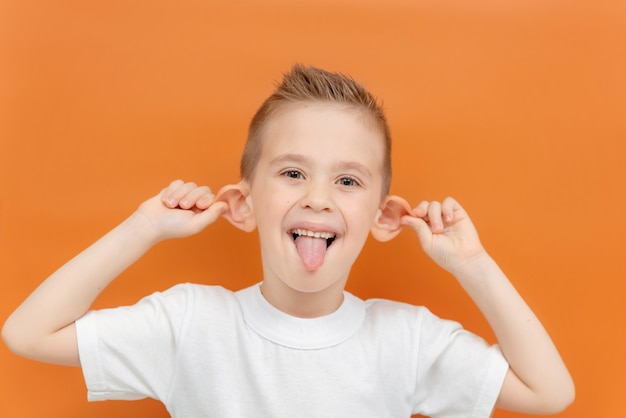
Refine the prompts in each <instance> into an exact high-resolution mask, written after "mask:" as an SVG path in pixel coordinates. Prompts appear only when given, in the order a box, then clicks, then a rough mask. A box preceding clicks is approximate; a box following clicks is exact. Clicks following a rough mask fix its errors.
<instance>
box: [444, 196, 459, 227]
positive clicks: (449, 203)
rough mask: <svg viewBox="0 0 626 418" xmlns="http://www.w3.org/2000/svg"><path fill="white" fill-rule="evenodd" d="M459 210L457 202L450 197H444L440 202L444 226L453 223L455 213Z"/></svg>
mask: <svg viewBox="0 0 626 418" xmlns="http://www.w3.org/2000/svg"><path fill="white" fill-rule="evenodd" d="M460 208H461V206H460V205H459V204H458V202H457V201H456V200H454V199H453V198H451V197H446V198H445V199H444V200H443V202H441V214H442V217H443V222H444V224H445V225H450V224H452V223H454V217H455V212H456V211H457V210H458V209H460Z"/></svg>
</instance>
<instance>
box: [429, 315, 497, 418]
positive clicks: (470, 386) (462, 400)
mask: <svg viewBox="0 0 626 418" xmlns="http://www.w3.org/2000/svg"><path fill="white" fill-rule="evenodd" d="M422 313H423V314H424V315H422V316H421V317H420V320H421V324H420V345H419V362H418V373H417V393H418V396H417V405H418V409H419V413H421V414H423V415H426V416H430V417H433V418H479V417H481V418H482V417H484V418H487V417H489V416H491V414H492V412H493V409H494V407H495V402H496V400H497V398H498V395H499V393H500V390H501V388H502V384H503V382H504V377H505V376H506V373H507V371H508V368H509V366H508V363H507V362H506V360H505V359H504V356H503V355H502V353H501V352H500V349H499V347H498V346H497V345H489V344H487V342H486V341H484V340H483V339H482V338H480V337H478V336H477V335H475V334H473V333H471V332H469V331H467V330H465V329H463V328H462V327H461V325H460V324H458V323H457V322H454V321H448V320H443V319H440V318H438V317H436V316H435V315H433V314H432V313H430V311H428V310H427V309H424V311H423V312H422Z"/></svg>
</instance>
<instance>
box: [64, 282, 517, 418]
mask: <svg viewBox="0 0 626 418" xmlns="http://www.w3.org/2000/svg"><path fill="white" fill-rule="evenodd" d="M76 330H77V335H78V347H79V353H80V360H81V364H82V368H83V373H84V376H85V381H86V384H87V388H88V398H89V400H105V399H128V400H130V399H140V398H145V397H151V398H155V399H158V400H160V401H161V402H163V404H164V405H165V406H166V408H167V410H168V411H169V413H170V414H171V415H172V417H175V418H214V417H228V418H232V417H264V418H265V417H316V418H318V417H341V418H345V417H359V418H363V417H376V418H382V417H404V418H408V417H409V416H410V415H412V414H416V413H420V414H422V415H426V416H431V417H440V418H444V417H445V418H453V417H458V418H461V417H463V418H471V417H489V416H490V415H491V412H492V410H493V406H494V403H495V401H496V399H497V396H498V394H499V392H500V389H501V386H502V382H503V380H504V376H505V374H506V372H507V370H508V364H507V363H506V361H505V359H504V357H503V356H502V354H501V353H500V351H499V349H498V348H497V347H496V346H488V345H487V344H486V343H485V342H484V341H483V340H482V339H481V338H479V337H477V336H475V335H474V334H471V333H470V332H468V331H466V330H463V329H462V328H461V326H460V325H459V324H458V323H456V322H452V321H446V320H442V319H439V318H437V317H436V316H434V315H433V314H431V313H430V312H429V311H428V310H427V309H426V308H424V307H417V306H412V305H408V304H403V303H398V302H391V301H387V300H381V299H371V300H367V301H362V300H360V299H358V298H356V297H355V296H353V295H351V294H350V293H348V292H345V293H344V302H343V304H342V305H341V307H340V308H339V309H338V310H337V311H335V312H334V313H332V314H330V315H327V316H323V317H320V318H307V319H305V318H297V317H293V316H289V315H287V314H285V313H283V312H281V311H279V310H278V309H276V308H274V307H273V306H272V305H270V304H269V303H268V302H267V301H266V300H265V298H264V297H263V295H262V294H261V291H260V287H259V285H255V286H252V287H249V288H247V289H244V290H240V291H238V292H231V291H229V290H226V289H224V288H222V287H218V286H203V285H192V284H182V285H177V286H175V287H173V288H171V289H169V290H167V291H165V292H163V293H155V294H153V295H151V296H148V297H146V298H144V299H142V300H141V301H139V302H138V303H137V304H136V305H133V306H129V307H120V308H115V309H105V310H100V311H92V312H89V313H87V314H86V315H85V316H84V317H83V318H81V319H79V320H78V321H77V322H76Z"/></svg>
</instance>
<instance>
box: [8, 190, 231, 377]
mask: <svg viewBox="0 0 626 418" xmlns="http://www.w3.org/2000/svg"><path fill="white" fill-rule="evenodd" d="M213 200H214V196H213V194H211V191H210V190H209V188H207V187H197V186H196V185H195V184H193V183H186V184H185V183H183V182H182V181H175V182H173V183H172V184H170V186H169V187H168V188H166V189H164V190H163V191H162V192H161V193H160V194H159V195H157V196H155V197H153V198H151V199H149V200H147V201H146V202H144V203H143V204H141V206H140V207H139V208H138V209H137V211H136V212H134V213H133V214H132V215H131V216H130V217H129V218H128V219H126V220H125V221H123V222H122V223H121V224H120V225H118V226H117V227H116V228H114V229H113V230H112V231H110V232H109V233H107V234H106V235H105V236H103V237H102V238H100V239H99V240H98V241H96V242H95V243H94V244H92V245H91V246H90V247H88V248H87V249H86V250H84V251H83V252H81V253H80V254H78V255H77V256H76V257H74V258H73V259H72V260H70V261H69V262H68V263H67V264H65V265H64V266H62V267H61V268H60V269H59V270H57V271H56V272H54V273H53V274H52V275H51V276H50V277H48V278H47V279H46V280H45V281H44V282H43V283H42V284H41V285H40V286H39V287H38V288H37V289H36V290H35V291H34V292H33V293H32V294H31V295H30V296H29V297H28V298H27V299H26V300H25V301H24V302H23V303H22V304H21V305H20V306H19V307H18V308H17V309H16V310H15V312H13V313H12V314H11V316H9V318H8V319H7V321H6V322H5V324H4V327H3V328H2V338H3V340H4V341H5V343H6V344H7V345H8V347H9V348H10V349H11V350H12V351H14V352H15V353H16V354H19V355H22V356H24V357H28V358H32V359H35V360H39V361H44V362H49V363H56V364H63V365H73V366H80V361H79V357H78V348H77V342H76V330H75V326H74V321H76V320H77V319H78V318H80V317H81V316H83V315H84V314H85V313H86V312H87V310H88V309H89V307H90V306H91V304H92V303H93V301H94V300H95V299H96V297H97V296H98V295H99V294H100V292H101V291H102V290H104V288H105V287H106V286H108V285H109V284H110V283H111V282H112V281H113V279H115V278H116V277H117V276H118V275H119V274H120V273H122V272H123V271H124V270H126V268H128V267H129V266H130V265H131V264H133V263H134V262H135V261H137V260H138V259H139V258H140V257H141V256H142V255H143V254H144V253H145V252H146V251H148V250H149V249H150V248H151V247H152V246H153V245H155V244H156V243H158V242H160V241H162V240H165V239H168V238H176V237H185V236H189V235H192V234H195V233H197V232H199V231H201V230H203V229H204V228H205V227H206V226H208V225H209V224H211V223H213V222H214V221H215V220H216V219H217V218H218V217H219V216H220V215H221V214H222V213H223V211H224V210H225V206H226V205H225V203H223V202H220V203H216V204H214V205H213V204H212V203H213Z"/></svg>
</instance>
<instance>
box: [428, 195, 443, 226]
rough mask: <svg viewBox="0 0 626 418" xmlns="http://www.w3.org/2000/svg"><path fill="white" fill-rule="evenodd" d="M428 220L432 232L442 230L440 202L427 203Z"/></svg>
mask: <svg viewBox="0 0 626 418" xmlns="http://www.w3.org/2000/svg"><path fill="white" fill-rule="evenodd" d="M428 222H429V224H430V229H431V230H432V231H433V233H440V232H443V218H442V216H441V203H439V202H430V205H428Z"/></svg>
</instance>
